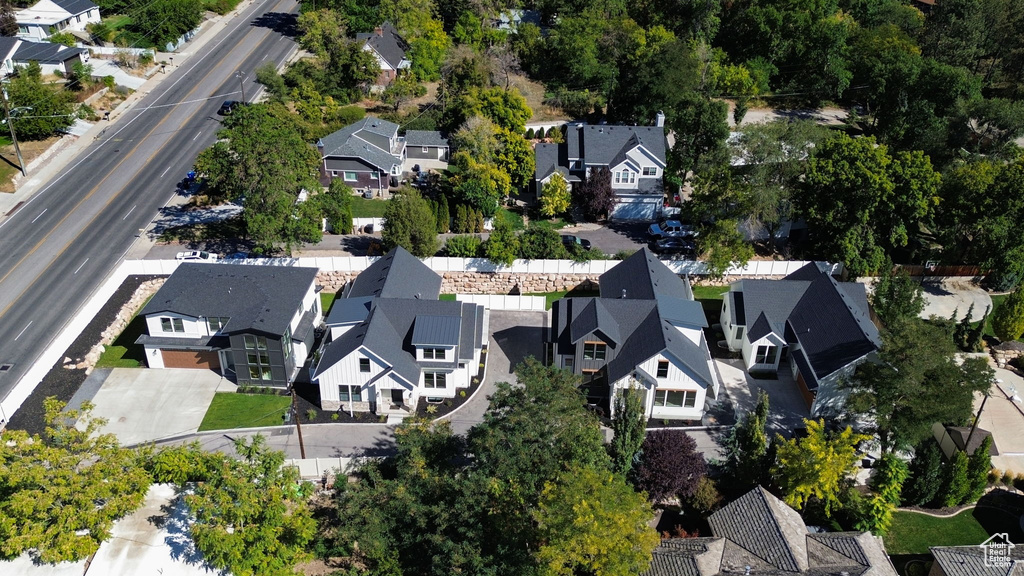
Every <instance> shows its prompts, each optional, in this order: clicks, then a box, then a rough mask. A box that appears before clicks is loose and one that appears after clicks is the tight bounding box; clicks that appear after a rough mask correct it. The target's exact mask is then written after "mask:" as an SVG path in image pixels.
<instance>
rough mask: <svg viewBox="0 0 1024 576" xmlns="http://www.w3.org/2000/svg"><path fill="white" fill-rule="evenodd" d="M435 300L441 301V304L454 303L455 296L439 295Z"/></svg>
mask: <svg viewBox="0 0 1024 576" xmlns="http://www.w3.org/2000/svg"><path fill="white" fill-rule="evenodd" d="M437 299H438V300H441V301H442V302H454V301H455V294H441V295H440V296H438V297H437Z"/></svg>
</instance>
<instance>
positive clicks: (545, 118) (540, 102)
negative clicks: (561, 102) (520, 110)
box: [512, 75, 566, 122]
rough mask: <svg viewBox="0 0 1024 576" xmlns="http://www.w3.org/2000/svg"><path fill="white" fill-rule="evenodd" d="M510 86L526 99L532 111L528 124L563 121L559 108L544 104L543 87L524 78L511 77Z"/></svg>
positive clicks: (562, 113) (562, 114) (563, 113)
mask: <svg viewBox="0 0 1024 576" xmlns="http://www.w3.org/2000/svg"><path fill="white" fill-rule="evenodd" d="M512 86H513V87H514V88H516V89H518V90H519V92H520V93H521V94H522V95H523V97H524V98H526V103H527V104H528V105H529V106H530V110H533V116H532V117H531V118H530V122H550V121H552V120H565V119H566V116H565V112H562V109H561V108H555V107H552V106H548V105H547V104H544V93H545V91H546V90H545V88H544V85H543V84H541V83H540V82H534V81H533V80H530V79H529V78H527V77H526V76H518V75H516V76H512Z"/></svg>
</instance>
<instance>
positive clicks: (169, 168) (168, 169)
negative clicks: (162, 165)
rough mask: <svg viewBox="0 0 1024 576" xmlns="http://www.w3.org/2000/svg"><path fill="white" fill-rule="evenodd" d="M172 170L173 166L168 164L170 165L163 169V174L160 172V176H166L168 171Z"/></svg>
mask: <svg viewBox="0 0 1024 576" xmlns="http://www.w3.org/2000/svg"><path fill="white" fill-rule="evenodd" d="M170 170H171V167H170V166H168V167H167V168H166V169H165V170H164V171H163V173H162V174H160V177H161V178H163V177H164V176H166V175H167V173H168V172H170Z"/></svg>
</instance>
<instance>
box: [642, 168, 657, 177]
mask: <svg viewBox="0 0 1024 576" xmlns="http://www.w3.org/2000/svg"><path fill="white" fill-rule="evenodd" d="M657 175H658V169H657V168H655V167H654V166H644V176H657Z"/></svg>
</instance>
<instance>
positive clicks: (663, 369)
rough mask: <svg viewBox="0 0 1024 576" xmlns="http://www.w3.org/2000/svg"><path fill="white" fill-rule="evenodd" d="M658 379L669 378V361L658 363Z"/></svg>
mask: <svg viewBox="0 0 1024 576" xmlns="http://www.w3.org/2000/svg"><path fill="white" fill-rule="evenodd" d="M658 378H668V360H659V361H658Z"/></svg>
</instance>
